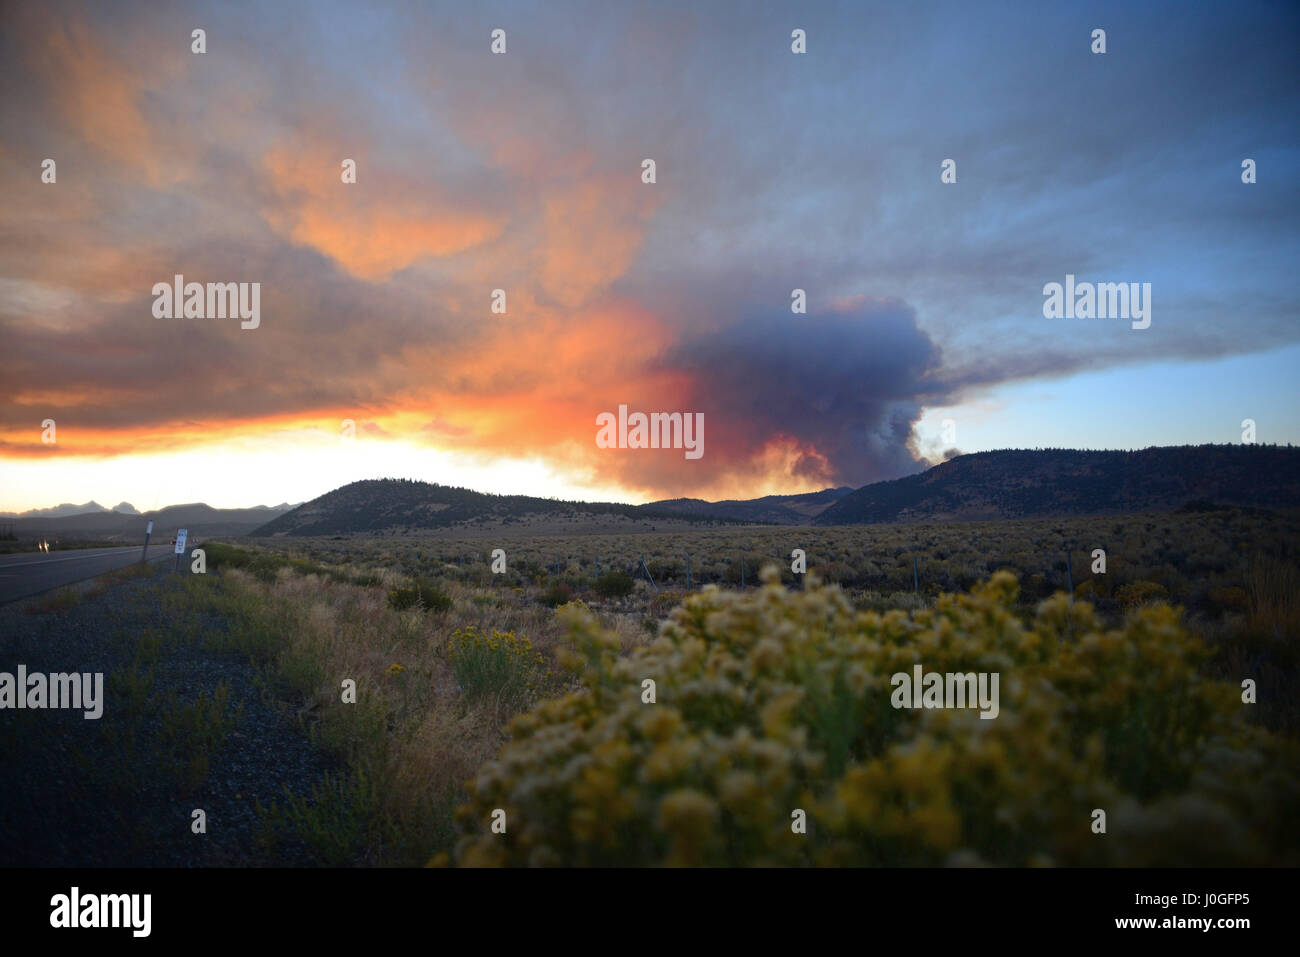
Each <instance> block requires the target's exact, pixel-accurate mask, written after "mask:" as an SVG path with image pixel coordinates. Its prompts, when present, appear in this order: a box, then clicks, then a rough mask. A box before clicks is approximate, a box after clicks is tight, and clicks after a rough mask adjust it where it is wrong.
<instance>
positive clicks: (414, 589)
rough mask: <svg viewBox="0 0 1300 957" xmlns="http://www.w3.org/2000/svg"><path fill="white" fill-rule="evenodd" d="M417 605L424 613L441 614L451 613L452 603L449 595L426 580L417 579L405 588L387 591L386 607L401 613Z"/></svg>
mask: <svg viewBox="0 0 1300 957" xmlns="http://www.w3.org/2000/svg"><path fill="white" fill-rule="evenodd" d="M417 604H418V605H421V606H422V607H423V608H424V609H425V610H426V611H430V612H433V613H434V614H442V613H444V612H448V611H451V608H452V605H453V602H452V599H451V596H450V595H447V594H446V593H444V592H443V591H442V589H441V588H439V587H438V585H437V584H436V583H435V582H432V581H429V580H428V579H423V578H417V579H416V580H415V582H414V583H413V584H411V585H409V586H407V587H399V588H392V589H389V592H388V605H389V607H390V608H396V609H397V610H398V611H402V610H404V609H407V608H413V607H415V606H416V605H417Z"/></svg>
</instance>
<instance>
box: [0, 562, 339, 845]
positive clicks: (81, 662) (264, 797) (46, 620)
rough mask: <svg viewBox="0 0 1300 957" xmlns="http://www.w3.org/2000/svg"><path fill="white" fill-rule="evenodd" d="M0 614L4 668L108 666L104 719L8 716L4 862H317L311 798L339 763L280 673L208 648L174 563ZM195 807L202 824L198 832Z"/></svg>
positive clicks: (1, 764)
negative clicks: (298, 815)
mask: <svg viewBox="0 0 1300 957" xmlns="http://www.w3.org/2000/svg"><path fill="white" fill-rule="evenodd" d="M133 573H134V575H135V577H127V576H124V575H121V574H118V575H115V576H110V577H109V578H108V579H101V580H100V581H99V582H97V583H95V584H93V585H91V584H89V583H86V584H83V585H81V586H73V587H72V588H70V589H67V590H61V591H60V592H58V593H54V594H53V595H51V596H46V597H45V598H42V599H31V600H27V601H22V602H17V603H14V604H11V605H7V606H4V607H0V672H7V673H9V674H16V673H17V668H18V666H19V665H25V666H26V670H27V673H28V674H32V673H36V672H41V673H45V674H50V673H56V672H79V673H90V674H92V675H93V674H94V673H97V672H102V673H103V675H104V683H103V694H102V699H103V715H102V717H100V718H99V719H97V720H87V719H86V718H85V717H84V712H83V711H81V710H54V709H41V710H31V709H24V710H16V709H11V708H4V709H0V769H3V770H2V771H0V866H5V867H64V866H74V867H96V866H114V867H152V866H160V867H201V866H216V867H235V866H239V867H248V866H311V865H314V864H316V863H318V861H317V860H315V858H314V855H313V852H312V850H311V847H310V846H309V845H308V844H307V843H306V842H305V841H303V840H301V839H300V838H299V837H298V835H297V833H296V831H295V829H294V826H293V824H292V823H291V820H292V817H293V816H292V815H286V814H284V813H277V812H276V811H272V812H271V813H267V812H268V811H270V809H272V808H276V809H277V811H279V812H282V811H283V810H284V809H285V808H286V807H287V806H288V804H289V803H290V802H291V798H290V795H292V796H293V798H296V799H297V800H298V801H300V802H302V804H303V805H304V806H305V805H306V804H307V803H309V802H310V801H311V800H312V796H313V793H314V791H315V789H317V788H319V787H321V786H322V785H323V784H324V783H325V779H326V775H327V774H335V773H337V772H338V771H339V766H338V763H337V762H336V761H334V760H333V759H331V758H330V757H329V756H328V755H326V754H325V753H324V752H323V751H322V750H321V749H320V748H319V747H317V746H316V745H315V744H313V743H312V741H311V740H309V738H308V737H307V735H306V734H305V733H304V732H303V731H302V730H301V729H300V727H299V726H298V725H297V723H296V719H295V716H294V715H295V709H294V708H293V707H292V706H290V705H289V704H287V703H286V702H284V701H283V700H281V696H280V695H278V694H277V691H276V683H275V679H274V677H273V676H271V675H269V674H267V673H265V672H263V671H261V670H260V669H258V668H257V667H255V666H254V665H252V664H251V663H250V662H249V661H248V659H247V658H246V657H245V656H243V655H240V654H235V653H230V652H222V651H217V650H214V648H213V647H212V642H211V641H210V639H211V638H212V637H213V636H214V635H219V634H220V633H221V632H222V631H223V630H224V629H225V622H224V621H223V620H222V619H221V618H220V617H219V616H216V615H213V614H210V613H208V614H204V615H203V616H201V619H199V620H193V619H191V618H189V617H188V613H187V612H185V611H184V609H185V608H186V607H187V606H186V605H185V603H184V602H183V601H180V600H179V599H180V597H181V596H180V595H179V592H180V585H181V579H182V575H180V574H177V573H175V572H172V571H171V570H170V569H169V568H167V567H166V563H163V564H162V565H155V566H152V567H147V566H146V567H145V568H144V569H135V570H133ZM196 809H200V810H202V811H203V812H204V813H205V815H206V825H207V832H206V833H204V834H196V833H194V830H193V826H192V825H193V822H194V814H193V812H194V811H195V810H196Z"/></svg>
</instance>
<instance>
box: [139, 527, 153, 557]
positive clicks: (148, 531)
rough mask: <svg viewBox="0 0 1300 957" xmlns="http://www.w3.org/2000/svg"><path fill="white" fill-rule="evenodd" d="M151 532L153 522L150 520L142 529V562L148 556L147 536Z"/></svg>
mask: <svg viewBox="0 0 1300 957" xmlns="http://www.w3.org/2000/svg"><path fill="white" fill-rule="evenodd" d="M152 534H153V522H150V523H149V524H148V526H146V527H145V530H144V551H142V552H141V553H140V561H141V562H143V561H144V560H145V559H147V558H148V557H149V536H150V535H152Z"/></svg>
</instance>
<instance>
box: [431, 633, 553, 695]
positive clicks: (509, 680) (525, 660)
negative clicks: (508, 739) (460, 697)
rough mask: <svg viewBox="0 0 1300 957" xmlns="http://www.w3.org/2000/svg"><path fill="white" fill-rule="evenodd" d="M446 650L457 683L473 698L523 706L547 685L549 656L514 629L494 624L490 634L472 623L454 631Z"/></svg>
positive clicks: (464, 692) (465, 693) (463, 691)
mask: <svg viewBox="0 0 1300 957" xmlns="http://www.w3.org/2000/svg"><path fill="white" fill-rule="evenodd" d="M447 653H448V657H449V658H450V659H451V667H452V671H453V673H454V674H455V675H456V682H457V684H459V685H460V688H461V691H462V693H463V694H464V695H465V696H466V697H467V698H469V699H471V700H473V699H476V698H481V697H484V696H490V697H493V698H495V699H497V700H498V701H501V702H502V703H504V704H507V705H511V706H514V707H522V706H524V705H526V704H528V703H530V702H531V701H532V700H533V699H534V698H535V697H537V696H538V695H539V694H541V693H542V692H544V691H545V690H546V688H547V685H548V669H547V666H546V660H545V659H544V658H543V657H542V656H541V655H540V654H538V653H537V652H535V651H533V646H532V644H531V642H529V640H528V639H527V638H524V637H522V636H516V635H515V633H514V632H513V631H498V630H497V629H495V628H493V629H492V633H491V634H487V633H485V632H482V631H480V630H479V629H477V628H475V627H474V626H472V625H470V626H468V627H466V628H461V629H458V630H457V631H455V632H454V633H453V634H452V636H451V638H450V639H448V641H447Z"/></svg>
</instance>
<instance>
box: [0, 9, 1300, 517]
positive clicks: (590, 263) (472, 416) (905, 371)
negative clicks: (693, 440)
mask: <svg viewBox="0 0 1300 957" xmlns="http://www.w3.org/2000/svg"><path fill="white" fill-rule="evenodd" d="M195 29H202V30H203V31H204V41H205V51H204V52H202V53H196V52H194V50H193V44H194V39H193V36H192V32H193V31H194V30H195ZM497 29H499V30H503V31H504V38H505V52H504V53H494V52H493V51H492V43H493V39H492V33H493V31H494V30H497ZM1096 29H1103V30H1105V40H1106V51H1105V52H1104V53H1094V52H1093V49H1092V48H1093V46H1094V39H1093V31H1094V30H1096ZM794 30H802V31H804V36H805V37H806V52H804V53H796V52H794V51H793V50H792V44H793V43H794V40H792V31H794ZM1297 48H1300V8H1298V7H1297V6H1296V5H1295V4H1292V3H1238V4H1196V5H1189V4H1186V3H1167V4H1165V3H1133V2H1124V3H1115V4H1106V3H1098V4H1082V3H1080V4H1043V3H1033V2H1027V3H1018V2H1011V3H999V4H977V3H969V2H961V3H924V2H922V3H907V4H897V3H891V4H867V3H861V2H858V3H845V4H830V3H815V2H814V3H798V4H795V3H757V2H752V0H748V2H738V3H700V2H698V0H697V2H690V3H673V2H655V3H644V2H613V3H611V2H608V0H606V2H596V3H573V2H562V0H561V2H557V0H550V2H546V3H536V4H533V3H488V2H484V3H477V4H473V5H467V4H450V3H448V4H438V3H427V2H419V3H415V2H412V3H390V4H386V3H373V4H370V3H368V4H342V3H337V4H330V3H311V4H306V3H303V4H298V3H291V2H284V3H275V4H267V3H260V2H259V3H229V4H221V5H216V4H183V3H181V4H168V5H166V6H160V5H158V4H153V3H114V4H95V3H90V4H67V3H59V2H42V3H23V2H18V3H8V4H5V5H3V6H2V7H0V57H2V58H3V59H2V60H0V62H4V63H5V71H4V76H3V79H0V343H2V344H3V353H4V356H3V364H2V365H0V368H2V369H3V385H2V387H0V477H2V479H3V481H2V482H0V510H5V511H22V510H24V509H28V508H36V507H44V506H49V505H53V504H57V503H60V502H84V501H87V500H89V499H92V498H93V499H95V500H97V501H99V502H101V503H103V504H107V505H112V504H116V503H117V502H119V501H128V502H131V503H132V504H133V505H135V506H136V507H137V508H140V509H142V510H144V509H150V508H156V507H161V506H164V505H168V504H175V503H179V502H192V501H206V502H208V503H209V504H212V505H215V506H222V507H237V506H249V505H255V504H275V503H279V502H302V501H306V500H309V499H311V498H313V497H315V496H317V495H320V494H323V493H324V492H327V491H329V490H331V489H333V488H336V487H338V486H340V485H344V484H346V483H348V482H351V481H355V480H358V479H364V478H376V477H384V476H394V477H405V478H416V479H422V480H425V481H431V482H440V483H442V484H448V485H459V486H465V487H469V488H475V489H478V490H480V491H488V492H504V493H526V494H533V495H543V496H554V497H560V498H570V499H588V500H591V499H600V500H610V499H616V500H622V501H634V502H642V501H650V500H654V499H658V498H667V497H678V496H690V497H699V498H709V499H719V498H745V497H753V496H759V495H764V494H774V493H794V492H801V491H811V490H815V489H820V488H824V487H827V486H831V485H836V486H838V485H850V486H854V487H857V486H861V485H863V484H866V483H868V482H872V481H879V480H883V479H891V478H897V477H899V476H901V475H906V474H911V473H914V472H917V471H919V470H921V469H923V468H926V467H928V466H929V465H930V464H932V463H934V462H937V461H941V460H942V458H943V457H944V455H946V454H948V455H950V454H953V450H957V451H960V452H975V451H983V450H988V449H996V448H1032V447H1057V448H1062V447H1072V448H1144V447H1147V446H1153V445H1174V444H1186V443H1205V442H1216V443H1220V442H1239V441H1242V430H1243V425H1242V423H1243V421H1244V420H1247V419H1250V420H1252V421H1253V422H1254V423H1255V427H1256V439H1257V441H1261V442H1277V443H1283V444H1285V443H1288V442H1297V441H1300V401H1298V400H1300V376H1297V360H1298V359H1300V308H1298V306H1300V292H1298V289H1300V285H1298V284H1297V283H1296V281H1295V271H1296V265H1297V263H1300V235H1298V233H1297V229H1296V225H1297V214H1298V213H1300V181H1298V180H1297V175H1296V174H1297V172H1300V134H1298V133H1297V124H1296V121H1295V117H1296V116H1297V115H1300V60H1298V59H1297V58H1296V57H1295V55H1294V51H1295V50H1296V49H1297ZM47 159H52V160H54V163H55V166H54V182H45V181H43V176H44V177H46V178H48V174H47V173H46V171H45V163H44V161H45V160H47ZM348 159H350V160H353V161H354V162H355V168H356V176H355V182H344V181H343V180H344V176H343V174H342V167H343V163H344V160H348ZM646 159H653V160H654V163H655V169H654V174H655V175H654V181H653V182H646V181H645V178H646V177H645V174H644V167H643V161H644V160H646ZM1246 159H1251V160H1253V161H1254V164H1255V176H1256V181H1255V182H1253V183H1244V182H1243V181H1242V176H1243V174H1242V164H1243V161H1244V160H1246ZM945 160H952V161H953V163H954V164H955V167H954V169H955V182H944V181H943V177H942V175H941V174H942V173H943V166H944V161H945ZM177 274H180V275H182V276H184V280H185V282H198V283H227V282H234V283H247V284H250V286H249V287H247V288H250V289H251V284H253V283H257V284H259V285H258V289H259V295H260V300H259V302H260V308H259V316H258V323H257V326H256V328H243V326H244V325H246V323H243V322H241V321H240V319H239V318H237V317H236V318H212V317H202V318H200V317H190V318H185V317H173V318H160V317H159V315H158V310H159V308H160V307H159V304H158V298H159V297H158V295H157V294H156V293H155V292H154V290H155V287H156V285H157V284H160V283H161V284H169V285H170V284H171V283H172V281H173V277H174V276H175V275H177ZM1067 275H1072V276H1074V277H1076V279H1077V281H1079V282H1085V281H1086V282H1096V283H1103V282H1123V283H1138V284H1148V283H1149V284H1150V286H1149V289H1150V319H1151V322H1150V325H1149V327H1147V328H1144V329H1135V328H1133V327H1132V324H1131V323H1130V322H1129V321H1128V320H1127V319H1122V318H1105V319H1063V318H1047V317H1046V316H1045V314H1044V298H1045V296H1044V287H1045V286H1046V285H1047V284H1049V283H1054V282H1055V283H1064V282H1065V279H1066V276H1067ZM796 289H800V290H803V292H804V296H805V299H806V312H804V313H796V312H794V311H793V310H792V308H791V306H792V301H793V299H792V295H793V291H794V290H796ZM494 290H502V291H504V293H505V311H504V314H502V313H500V312H493V310H492V305H493V296H494ZM620 405H623V406H626V407H627V408H628V410H630V411H632V412H636V411H643V412H646V413H651V412H665V413H672V412H680V413H683V414H684V415H699V416H702V418H703V421H704V430H703V440H704V441H703V454H702V455H701V456H699V457H698V458H691V457H687V456H686V455H685V454H684V453H683V450H682V449H681V448H660V449H647V448H608V447H602V445H601V444H600V443H598V442H597V431H598V430H597V416H599V415H600V414H601V413H605V412H613V413H615V414H617V411H618V409H619V407H620ZM49 420H52V421H53V428H52V429H51V428H50V427H49V426H48V425H47V423H48V422H49Z"/></svg>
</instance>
